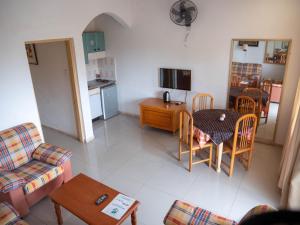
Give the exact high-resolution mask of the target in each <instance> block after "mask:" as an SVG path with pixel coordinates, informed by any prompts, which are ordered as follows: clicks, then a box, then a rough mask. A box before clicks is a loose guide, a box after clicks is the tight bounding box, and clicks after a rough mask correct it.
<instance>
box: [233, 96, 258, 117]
mask: <svg viewBox="0 0 300 225" xmlns="http://www.w3.org/2000/svg"><path fill="white" fill-rule="evenodd" d="M255 107H256V102H255V101H254V99H253V98H251V97H249V96H244V95H240V96H238V97H237V98H236V100H235V111H236V112H239V113H244V114H249V113H255Z"/></svg>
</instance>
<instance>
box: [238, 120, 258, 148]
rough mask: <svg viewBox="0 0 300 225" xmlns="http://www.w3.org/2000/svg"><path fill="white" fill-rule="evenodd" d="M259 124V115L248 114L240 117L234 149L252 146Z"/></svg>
mask: <svg viewBox="0 0 300 225" xmlns="http://www.w3.org/2000/svg"><path fill="white" fill-rule="evenodd" d="M256 126H257V116H256V115H255V114H246V115H244V116H242V117H240V118H239V119H238V121H237V122H236V125H235V132H234V137H233V151H234V152H235V151H236V150H243V149H248V148H252V147H253V144H254V138H255V133H256Z"/></svg>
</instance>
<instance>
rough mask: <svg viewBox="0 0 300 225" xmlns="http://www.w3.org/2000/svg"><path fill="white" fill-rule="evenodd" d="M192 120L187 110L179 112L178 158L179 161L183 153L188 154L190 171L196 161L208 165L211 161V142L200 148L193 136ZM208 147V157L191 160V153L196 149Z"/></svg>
mask: <svg viewBox="0 0 300 225" xmlns="http://www.w3.org/2000/svg"><path fill="white" fill-rule="evenodd" d="M193 124H194V120H193V116H192V115H191V114H190V113H189V112H188V111H187V110H183V111H181V112H180V114H179V150H178V160H179V161H181V156H182V155H183V154H187V153H188V154H189V171H190V172H191V171H192V166H193V165H195V164H198V163H203V162H208V166H209V167H211V161H212V143H211V142H208V143H206V144H205V145H204V146H202V148H200V145H199V143H198V142H197V140H196V139H195V138H194V125H193ZM205 148H209V157H208V158H206V159H202V160H198V161H193V155H195V153H196V152H197V151H200V150H204V149H205Z"/></svg>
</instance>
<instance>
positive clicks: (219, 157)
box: [217, 142, 223, 173]
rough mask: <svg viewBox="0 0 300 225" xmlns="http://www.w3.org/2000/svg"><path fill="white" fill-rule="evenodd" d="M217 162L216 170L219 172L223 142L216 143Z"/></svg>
mask: <svg viewBox="0 0 300 225" xmlns="http://www.w3.org/2000/svg"><path fill="white" fill-rule="evenodd" d="M217 151H218V159H217V160H218V162H217V163H218V164H217V172H218V173H220V172H221V162H222V155H223V142H222V143H221V144H219V145H218V150H217Z"/></svg>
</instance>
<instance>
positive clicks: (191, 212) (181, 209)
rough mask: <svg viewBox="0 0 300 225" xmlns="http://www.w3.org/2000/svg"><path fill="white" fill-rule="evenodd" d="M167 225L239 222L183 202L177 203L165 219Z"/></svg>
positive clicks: (233, 223) (230, 224)
mask: <svg viewBox="0 0 300 225" xmlns="http://www.w3.org/2000/svg"><path fill="white" fill-rule="evenodd" d="M164 224H166V225H205V224H207V225H214V224H223V225H237V222H235V221H233V220H229V219H226V218H224V217H221V216H218V215H216V214H213V213H212V212H210V211H208V210H205V209H201V208H198V207H195V206H192V205H190V204H188V203H185V202H182V201H179V200H177V201H175V202H174V204H173V206H172V207H171V209H170V210H169V212H168V214H167V215H166V217H165V219H164Z"/></svg>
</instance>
